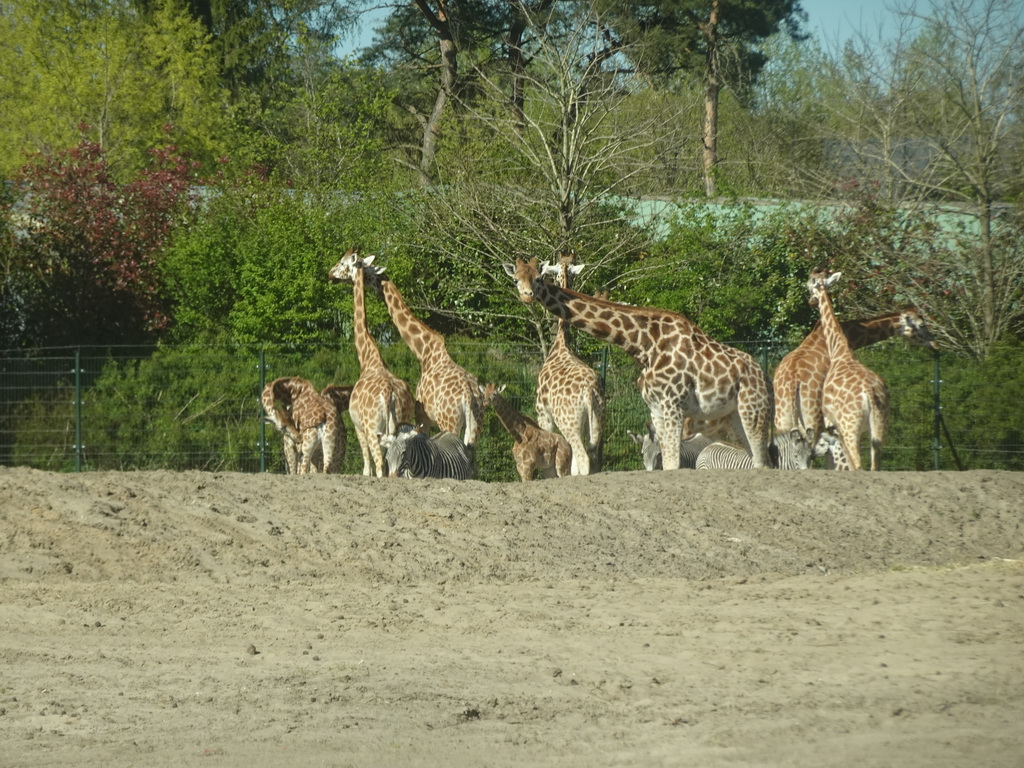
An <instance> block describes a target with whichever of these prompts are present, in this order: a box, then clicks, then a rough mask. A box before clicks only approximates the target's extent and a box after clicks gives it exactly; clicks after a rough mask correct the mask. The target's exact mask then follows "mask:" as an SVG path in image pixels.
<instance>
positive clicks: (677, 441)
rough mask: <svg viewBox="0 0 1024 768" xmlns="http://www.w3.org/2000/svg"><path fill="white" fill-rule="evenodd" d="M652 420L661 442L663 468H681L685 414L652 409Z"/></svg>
mask: <svg viewBox="0 0 1024 768" xmlns="http://www.w3.org/2000/svg"><path fill="white" fill-rule="evenodd" d="M651 422H652V423H653V424H654V431H655V434H657V435H658V442H659V443H660V444H661V468H662V469H679V467H680V466H681V465H682V448H683V414H682V413H681V412H676V411H671V412H667V409H665V411H660V410H659V412H658V413H657V414H656V413H655V410H654V409H653V408H652V409H651Z"/></svg>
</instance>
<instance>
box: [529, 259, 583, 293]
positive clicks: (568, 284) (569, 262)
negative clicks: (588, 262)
mask: <svg viewBox="0 0 1024 768" xmlns="http://www.w3.org/2000/svg"><path fill="white" fill-rule="evenodd" d="M573 258H575V256H574V254H569V255H568V256H562V257H561V258H560V259H559V260H558V263H557V264H550V263H548V262H546V261H545V262H544V263H543V264H541V265H540V270H539V271H540V276H541V277H542V278H544V277H547V278H550V279H551V280H553V281H554V283H555V285H560V286H561V287H562V288H572V283H573V278H574V277H576V275H578V274H579V273H580V272H582V271H583V265H582V264H574V263H573Z"/></svg>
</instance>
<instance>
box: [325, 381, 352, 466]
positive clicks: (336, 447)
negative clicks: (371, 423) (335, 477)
mask: <svg viewBox="0 0 1024 768" xmlns="http://www.w3.org/2000/svg"><path fill="white" fill-rule="evenodd" d="M320 396H321V397H322V398H323V399H324V401H325V402H326V403H327V406H328V408H332V409H334V412H335V418H334V419H330V420H328V421H327V422H325V424H324V428H323V432H322V434H321V436H320V440H321V443H323V444H325V445H327V444H329V445H330V446H331V454H332V455H333V456H334V461H333V467H334V468H335V469H336V470H337V471H338V472H340V471H341V468H342V466H343V465H344V463H345V448H346V447H347V446H348V430H346V429H345V420H344V419H343V418H342V414H343V413H344V412H345V411H347V410H348V404H349V400H350V399H351V398H352V387H350V386H340V385H338V384H328V385H327V386H326V387H324V388H323V389H322V390H320ZM327 471H328V470H327V469H326V468H325V469H324V472H327Z"/></svg>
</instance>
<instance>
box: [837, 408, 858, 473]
mask: <svg viewBox="0 0 1024 768" xmlns="http://www.w3.org/2000/svg"><path fill="white" fill-rule="evenodd" d="M848 421H849V422H850V423H847V421H844V422H843V423H842V424H840V425H839V442H840V443H842V445H843V455H844V456H845V458H846V461H845V464H846V468H847V469H850V470H853V471H857V470H859V469H860V468H861V462H860V445H859V443H860V419H859V418H858V419H856V420H853V419H850V420H848Z"/></svg>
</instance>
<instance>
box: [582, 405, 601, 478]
mask: <svg viewBox="0 0 1024 768" xmlns="http://www.w3.org/2000/svg"><path fill="white" fill-rule="evenodd" d="M599 408H600V406H597V407H595V405H594V404H593V403H592V404H591V406H590V407H589V408H588V409H587V416H586V419H587V443H588V450H587V464H588V467H587V474H588V475H589V474H590V473H591V472H598V471H600V469H601V466H600V463H601V429H602V424H601V411H600V410H599Z"/></svg>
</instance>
